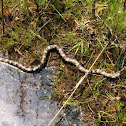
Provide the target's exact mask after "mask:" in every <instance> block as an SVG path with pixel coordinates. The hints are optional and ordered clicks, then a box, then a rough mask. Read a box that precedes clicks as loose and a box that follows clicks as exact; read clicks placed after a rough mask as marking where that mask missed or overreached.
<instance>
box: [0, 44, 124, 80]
mask: <svg viewBox="0 0 126 126" xmlns="http://www.w3.org/2000/svg"><path fill="white" fill-rule="evenodd" d="M53 50H54V51H56V52H57V53H59V55H60V57H61V58H62V59H63V60H64V61H65V62H67V63H70V64H73V65H75V66H76V67H77V68H78V70H80V71H81V72H84V73H86V72H88V69H86V68H84V67H83V66H82V65H80V63H79V62H78V61H77V60H75V59H72V58H68V57H67V56H66V54H65V53H64V52H63V50H62V48H60V47H59V46H57V45H50V46H47V48H46V49H45V50H44V52H43V56H42V60H41V63H40V64H39V65H38V66H36V67H33V68H31V67H28V68H27V67H25V66H23V65H22V64H19V63H17V62H15V61H12V60H8V59H5V58H0V62H4V63H8V64H10V65H13V66H15V67H17V68H19V69H21V70H22V71H25V72H37V71H41V70H42V68H44V67H45V65H46V63H47V60H48V56H49V54H50V52H51V51H53ZM124 70H126V67H124V68H123V69H122V70H120V71H118V72H116V73H114V74H110V73H107V72H104V71H102V70H100V69H92V70H91V72H90V73H91V74H101V75H103V76H105V77H108V78H117V77H119V76H120V75H121V73H122V71H124Z"/></svg>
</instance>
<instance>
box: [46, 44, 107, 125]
mask: <svg viewBox="0 0 126 126" xmlns="http://www.w3.org/2000/svg"><path fill="white" fill-rule="evenodd" d="M108 44H109V42H108V43H107V44H106V45H105V47H104V48H103V49H102V51H101V52H100V54H99V55H98V56H97V58H96V59H95V61H94V63H93V64H92V65H91V67H90V69H89V70H88V72H87V73H85V75H84V76H82V77H81V79H80V80H79V82H78V83H77V84H76V86H75V87H74V91H73V92H72V93H71V95H70V96H69V98H68V99H67V100H66V102H65V103H64V104H63V106H62V107H61V108H60V110H59V111H58V112H57V113H56V115H55V116H54V117H53V119H52V120H51V122H50V123H49V124H48V126H50V125H51V124H52V122H53V121H54V120H55V119H56V117H57V116H58V114H59V113H60V112H61V111H62V109H63V108H64V107H65V106H66V104H67V102H68V101H69V100H70V99H71V97H72V96H73V94H74V93H75V91H76V90H77V88H78V87H79V86H80V84H81V83H82V82H83V80H84V79H85V78H86V77H87V75H88V74H89V73H90V71H91V70H92V68H93V66H94V65H95V63H96V62H97V60H98V58H99V57H100V56H101V54H102V53H103V52H104V50H105V49H106V47H107V45H108Z"/></svg>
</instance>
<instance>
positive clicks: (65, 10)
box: [0, 0, 126, 126]
mask: <svg viewBox="0 0 126 126" xmlns="http://www.w3.org/2000/svg"><path fill="white" fill-rule="evenodd" d="M3 5H4V7H3V9H4V13H3V14H2V12H0V24H1V25H0V32H1V35H0V49H1V50H2V52H3V54H4V55H5V56H6V57H8V58H9V59H12V60H16V61H17V62H19V63H21V64H26V66H27V67H28V66H31V65H37V64H39V63H40V62H41V56H42V54H43V50H44V49H45V48H46V47H47V46H48V45H52V44H57V45H58V46H60V47H62V48H63V50H64V52H65V54H66V55H67V56H68V57H71V58H74V59H76V60H78V61H79V62H80V63H81V64H82V66H84V67H85V68H87V69H89V68H90V66H91V65H92V63H93V62H94V60H95V59H96V57H97V56H98V54H99V53H100V51H101V50H102V49H103V47H104V45H105V44H106V43H107V42H109V45H108V46H107V49H106V51H105V52H104V53H103V54H102V56H101V57H100V58H99V60H98V61H97V63H96V64H95V66H94V68H93V69H102V70H103V71H106V72H108V73H113V71H114V72H116V71H119V70H120V69H122V68H123V67H124V66H126V65H125V64H126V1H125V0H101V1H100V0H85V1H84V0H21V1H19V0H4V1H3ZM0 9H2V6H0ZM3 22H4V23H3ZM51 65H55V66H57V67H56V69H55V75H56V79H55V80H54V82H55V83H54V87H55V89H54V93H53V94H52V100H56V101H57V102H59V104H61V105H62V104H63V103H64V101H65V100H67V98H68V97H69V95H70V94H71V93H72V91H73V89H74V86H75V85H76V83H77V82H78V81H79V79H80V78H81V76H83V75H84V73H81V72H80V71H78V69H77V68H76V67H75V66H73V65H71V64H66V63H64V62H63V61H62V60H61V59H60V57H59V56H58V55H57V54H55V53H54V54H52V55H51V57H50V59H49V63H48V66H51ZM125 75H126V74H125V73H124V74H123V75H122V76H121V77H119V78H116V79H110V78H106V77H103V76H101V75H92V74H91V75H89V76H88V77H87V78H86V79H85V81H84V82H83V83H82V85H80V86H79V88H78V89H77V91H76V92H75V94H74V97H73V98H71V100H70V101H69V102H68V103H67V105H74V106H78V107H80V106H81V110H82V115H83V117H84V121H85V122H87V124H89V125H99V126H100V125H103V126H106V125H110V126H111V125H112V126H118V125H119V126H123V125H125V124H126V79H125V78H126V76H125Z"/></svg>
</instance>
